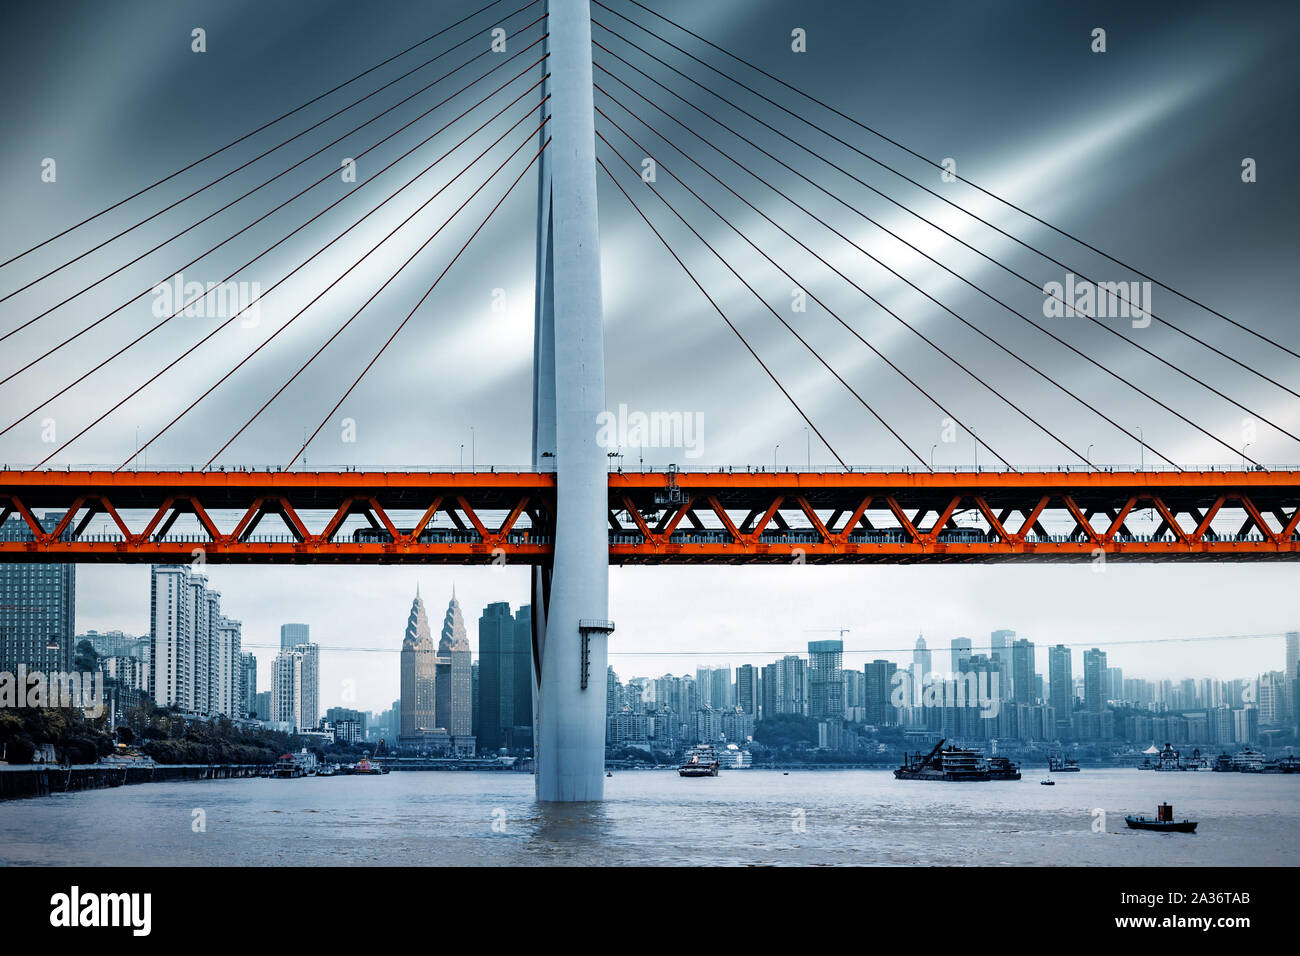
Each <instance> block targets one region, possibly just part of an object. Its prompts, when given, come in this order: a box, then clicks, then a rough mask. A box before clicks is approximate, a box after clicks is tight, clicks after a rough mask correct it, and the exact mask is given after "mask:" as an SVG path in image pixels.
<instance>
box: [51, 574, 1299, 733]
mask: <svg viewBox="0 0 1300 956" xmlns="http://www.w3.org/2000/svg"><path fill="white" fill-rule="evenodd" d="M683 570H698V571H701V572H705V573H703V574H701V575H700V578H697V579H691V578H690V577H689V575H687V574H682V573H680V572H678V571H677V569H654V570H642V569H637V570H635V571H628V570H626V569H618V568H614V569H612V570H611V577H610V580H611V609H612V613H613V615H614V619H615V622H616V624H617V626H618V632H617V633H618V638H616V639H615V641H614V643H613V644H612V645H611V662H613V663H614V665H615V667H616V669H618V670H620V672H626V673H634V672H635V673H637V674H662V673H674V674H676V673H688V672H689V673H693V672H694V670H695V668H696V667H697V666H704V665H707V664H714V663H723V662H727V661H730V663H732V664H733V665H739V664H743V663H752V664H755V665H758V664H761V663H767V659H768V658H769V655H770V658H771V659H775V658H777V657H780V656H782V655H783V654H786V653H800V654H802V653H805V652H806V647H805V645H806V642H807V639H808V637H809V635H808V634H807V633H806V631H805V630H804V629H805V628H809V627H828V628H829V627H832V626H846V627H849V628H851V630H850V633H849V634H848V635H847V636H846V641H845V648H846V649H845V659H846V666H849V665H853V666H854V667H855V669H856V668H860V667H861V665H862V664H863V663H865V662H866V661H867V660H871V659H872V658H874V657H876V656H880V655H881V654H882V652H883V651H885V650H893V651H894V652H895V654H896V656H897V657H898V659H899V660H900V661H901V660H902V659H903V657H904V656H906V657H907V659H908V660H910V648H911V646H912V643H913V642H914V641H915V638H916V636H917V634H918V633H921V634H925V635H927V638H928V639H929V640H931V641H932V642H933V643H932V648H931V649H932V650H937V651H942V652H943V654H944V656H945V657H946V653H947V648H948V644H949V641H951V640H952V639H953V638H956V637H967V638H970V639H971V640H972V641H973V642H974V644H975V646H976V647H977V648H978V647H980V646H981V645H983V646H987V644H988V641H989V637H988V635H990V634H991V633H992V632H993V631H996V630H998V629H1001V628H1007V629H1010V630H1013V631H1016V633H1017V636H1018V637H1023V638H1027V639H1029V640H1030V641H1032V642H1033V643H1034V644H1035V645H1036V648H1037V659H1036V667H1037V669H1038V671H1039V672H1040V673H1046V669H1047V657H1046V654H1047V651H1046V648H1047V647H1049V646H1051V645H1055V644H1062V643H1063V644H1069V645H1073V646H1074V647H1075V649H1076V651H1081V650H1083V649H1086V648H1088V647H1093V646H1097V647H1101V648H1102V649H1104V650H1110V651H1112V652H1113V653H1118V654H1119V655H1120V656H1119V657H1118V658H1117V659H1119V660H1122V661H1123V665H1122V666H1124V669H1125V670H1126V672H1127V671H1131V672H1132V673H1133V674H1134V676H1145V677H1148V678H1150V679H1171V680H1176V679H1181V678H1183V677H1190V676H1195V677H1200V676H1213V677H1218V678H1220V679H1223V680H1231V679H1235V678H1239V677H1246V676H1253V675H1254V674H1258V673H1262V672H1264V671H1268V670H1274V669H1281V667H1282V666H1283V661H1281V660H1276V661H1274V660H1273V658H1274V657H1276V656H1277V654H1276V653H1274V652H1273V651H1271V650H1270V649H1269V648H1270V646H1271V645H1270V644H1269V640H1268V639H1267V638H1259V639H1249V640H1236V641H1230V642H1224V641H1212V642H1206V643H1178V644H1164V645H1161V644H1132V645H1121V646H1114V642H1116V641H1128V640H1162V639H1170V638H1200V637H1225V636H1230V635H1238V634H1242V635H1254V634H1261V635H1281V634H1284V633H1286V632H1287V631H1291V630H1295V628H1296V626H1297V623H1300V622H1297V621H1296V620H1295V619H1294V617H1293V616H1289V615H1288V614H1287V613H1286V612H1285V610H1284V609H1282V608H1269V607H1267V606H1265V607H1260V606H1259V603H1258V602H1234V603H1233V604H1232V605H1230V606H1228V605H1225V604H1224V603H1223V602H1211V603H1209V604H1207V606H1205V607H1200V606H1197V607H1190V608H1187V609H1185V610H1180V609H1179V608H1177V607H1173V608H1170V607H1163V608H1162V618H1163V619H1162V620H1158V621H1152V620H1150V619H1149V618H1147V617H1143V618H1141V619H1139V620H1138V621H1133V620H1125V612H1123V611H1122V610H1121V609H1119V608H1117V607H1115V606H1114V602H1111V603H1110V604H1108V603H1107V602H1101V603H1099V604H1098V605H1097V606H1095V607H1094V608H1092V609H1091V613H1092V617H1091V618H1090V619H1088V620H1075V619H1072V618H1063V617H1062V616H1061V615H1060V613H1059V610H1060V604H1061V602H1063V601H1069V600H1076V599H1077V594H1076V593H1075V591H1074V585H1077V584H1079V583H1080V582H1082V584H1083V587H1084V588H1089V587H1096V586H1097V585H1096V580H1097V579H1098V578H1109V579H1113V580H1117V581H1118V582H1119V584H1117V585H1116V586H1117V587H1119V586H1120V585H1123V586H1122V588H1121V590H1122V591H1125V592H1131V593H1134V594H1140V593H1142V592H1143V590H1144V588H1145V586H1146V585H1145V582H1144V580H1143V579H1144V578H1145V577H1146V575H1145V574H1144V572H1145V571H1149V570H1153V569H1150V568H1144V567H1142V566H1132V565H1130V566H1125V567H1122V568H1121V567H1111V568H1108V569H1107V571H1106V573H1105V574H1103V575H1094V574H1092V573H1091V572H1090V570H1089V569H1088V568H1087V567H1086V566H1067V567H1060V566H1057V567H1052V568H1035V569H1023V571H1021V573H1025V572H1029V573H1030V575H1031V576H1033V577H1038V578H1040V579H1041V578H1048V579H1053V580H1052V582H1051V583H1054V584H1055V585H1056V587H1055V589H1049V590H1047V591H1044V589H1043V588H1042V587H1039V588H1036V589H1034V590H1033V591H1032V592H1031V593H1027V594H1026V593H1021V592H1020V590H1019V585H1018V584H1017V582H1016V581H1015V580H1014V579H1007V578H1005V577H1002V576H1000V575H999V574H997V573H996V569H992V568H929V569H923V570H916V569H906V568H884V567H873V568H869V569H867V568H861V569H852V568H839V569H836V568H813V567H798V568H752V569H748V571H747V579H749V580H751V581H756V580H757V579H758V578H760V577H767V578H769V579H770V581H769V583H768V585H767V586H766V587H756V588H753V589H752V590H751V589H750V588H747V587H743V586H742V585H743V583H744V582H743V580H742V581H735V579H734V578H733V582H734V583H733V584H731V585H730V586H728V585H727V584H726V583H723V584H721V585H719V584H718V583H717V582H716V581H715V580H710V578H715V577H716V573H710V572H714V569H704V568H701V569H683ZM1018 570H1019V569H1018ZM1182 570H1183V571H1184V573H1185V574H1186V575H1187V576H1188V577H1189V578H1200V579H1201V581H1202V584H1201V585H1199V586H1198V587H1197V588H1195V589H1194V590H1197V591H1198V593H1201V594H1213V593H1214V591H1215V590H1217V589H1218V587H1219V585H1217V584H1216V583H1215V582H1216V579H1214V577H1213V575H1212V574H1209V573H1207V572H1206V569H1205V567H1204V566H1198V567H1188V568H1185V569H1182ZM1211 570H1212V569H1211ZM1257 570H1258V571H1259V572H1260V573H1261V574H1262V575H1263V576H1265V577H1267V576H1268V575H1267V573H1266V572H1268V571H1271V570H1275V571H1277V572H1278V573H1277V579H1276V582H1275V586H1274V587H1271V588H1270V587H1267V586H1265V585H1263V584H1261V589H1262V591H1263V592H1264V593H1269V592H1270V591H1272V593H1279V594H1281V593H1286V589H1287V584H1286V580H1285V579H1286V578H1287V575H1286V569H1285V568H1282V567H1278V568H1269V567H1268V566H1259V567H1258V568H1257ZM206 573H207V574H208V576H209V578H210V579H211V580H212V581H213V582H214V583H213V586H214V588H215V589H217V590H223V591H225V592H226V603H227V604H229V606H230V607H231V608H233V609H234V611H233V613H235V614H237V616H238V617H239V618H240V620H241V621H242V622H243V647H244V649H245V650H247V651H251V652H253V653H254V654H255V655H256V656H257V659H258V683H259V686H265V687H269V686H270V679H271V677H270V660H271V658H272V657H273V656H274V651H275V650H276V649H278V647H279V645H280V627H281V625H282V624H285V623H287V622H296V621H303V620H305V619H306V618H307V617H311V618H312V620H310V621H308V623H309V624H310V625H311V627H312V633H313V634H314V635H315V637H314V641H315V643H318V644H320V645H321V646H322V651H323V653H322V660H321V700H322V705H323V706H331V705H333V704H335V703H340V702H341V701H340V700H338V699H337V698H338V696H339V695H340V694H341V693H342V688H343V687H344V684H343V682H344V681H351V685H350V686H351V687H352V688H353V690H354V692H355V694H356V699H355V700H354V701H352V702H347V701H342V703H344V705H345V706H349V707H357V706H360V707H364V708H366V709H371V710H381V709H383V708H385V707H387V706H388V704H389V703H390V702H391V701H392V700H393V699H395V698H396V697H398V696H399V692H398V691H399V688H398V686H397V685H398V681H397V679H396V677H395V674H393V673H390V671H392V670H393V669H392V668H390V667H388V665H387V664H386V663H385V660H386V659H387V657H388V653H386V652H393V653H396V652H397V651H399V650H400V646H401V634H402V630H403V628H404V627H405V624H406V618H407V612H408V611H409V609H410V601H411V595H413V594H414V592H415V590H416V588H417V587H419V588H420V590H421V592H422V593H425V594H430V595H434V594H436V595H438V600H439V601H443V600H446V599H448V598H450V596H451V594H452V591H453V589H454V590H455V591H456V593H457V594H458V596H459V599H460V602H461V604H462V606H464V607H466V608H468V611H467V618H468V619H469V620H477V613H478V612H479V611H481V610H482V609H483V608H484V607H486V606H487V605H488V604H491V603H494V602H496V601H508V602H509V603H511V604H514V605H519V604H524V603H527V601H528V585H527V580H526V572H525V571H524V570H523V569H521V568H510V567H504V568H496V567H493V568H483V569H481V570H478V569H472V568H471V569H464V568H460V569H454V570H452V569H441V568H414V567H413V568H392V569H385V571H384V572H380V573H378V574H376V573H375V572H374V571H373V570H369V571H368V573H366V574H358V573H357V571H356V569H350V568H319V569H317V568H313V569H292V570H291V571H289V572H287V573H288V575H289V576H290V577H291V579H293V580H295V581H299V582H302V583H301V584H299V585H298V586H296V587H291V588H288V589H286V588H284V586H283V584H282V583H280V582H278V581H274V580H272V581H267V580H266V579H265V574H264V572H260V571H259V570H257V569H251V568H239V567H235V566H216V565H211V566H209V567H208V568H207V569H206ZM625 574H626V575H628V576H629V577H630V576H632V575H645V576H647V577H649V578H652V579H653V578H656V577H658V578H661V579H673V580H672V581H671V586H670V587H671V591H672V592H673V593H674V594H675V595H677V596H678V600H680V601H682V602H683V603H684V605H685V606H690V607H692V608H693V609H694V613H691V614H685V615H679V614H678V613H677V612H676V610H675V608H674V607H673V606H672V605H671V604H670V605H665V604H664V603H663V602H662V601H660V600H659V599H658V594H659V593H660V588H661V587H664V586H666V585H657V584H656V583H655V582H654V581H653V580H651V581H648V582H647V586H646V587H644V588H637V587H635V586H632V587H621V586H620V584H621V583H622V582H623V581H624V580H625V577H624V575H625ZM809 574H813V575H823V576H825V577H826V578H827V579H828V581H827V584H826V586H825V591H826V593H827V595H828V599H826V600H821V601H819V602H818V603H819V608H820V609H819V611H818V612H817V619H816V620H813V619H810V618H809V617H808V614H807V611H806V609H805V608H804V607H803V606H802V605H801V604H798V603H792V602H791V600H790V599H791V598H793V597H794V596H795V595H797V594H798V593H799V592H798V588H799V584H798V582H799V580H800V577H799V576H803V575H809ZM787 576H795V577H793V578H791V577H787ZM864 577H866V578H871V579H879V580H880V582H881V584H880V590H881V591H882V592H884V593H889V594H891V595H894V596H897V595H899V594H900V593H901V594H909V593H911V592H912V591H913V589H914V590H915V592H916V593H917V594H918V598H917V600H916V602H915V604H914V606H908V604H907V602H906V601H902V600H900V601H897V603H895V602H893V601H891V602H890V605H889V606H880V605H874V606H873V605H870V604H866V603H865V602H864V599H863V597H862V594H861V587H860V583H859V582H860V580H861V579H862V578H864ZM909 577H910V578H911V579H912V581H911V582H910V584H908V583H907V582H904V584H903V585H899V584H898V583H897V582H898V579H900V578H901V579H906V578H909ZM940 577H943V578H949V579H953V578H957V579H960V578H963V577H964V578H966V580H964V581H961V580H958V581H957V582H956V583H955V584H948V583H947V582H941V583H940V585H938V586H937V588H936V585H935V581H936V579H938V578H940ZM358 578H359V580H358ZM132 579H134V580H135V581H137V582H138V581H143V582H144V583H143V585H139V584H133V583H130V582H131V581H132ZM783 581H784V582H785V583H786V589H785V590H784V591H783V590H782V589H781V588H782V585H781V582H783ZM358 584H360V586H358ZM837 585H838V586H837ZM141 588H142V589H143V593H144V594H145V600H146V601H147V590H148V568H147V567H143V568H130V567H126V568H118V567H113V568H106V567H102V566H82V567H81V568H79V573H78V581H77V613H76V620H77V622H78V630H79V631H82V632H84V631H86V630H91V629H95V630H100V631H110V630H122V631H125V632H126V633H130V634H141V633H147V628H146V627H142V625H143V624H144V623H145V617H146V616H145V615H144V614H143V613H141V612H140V611H139V610H138V608H139V605H138V602H137V600H136V597H137V596H138V595H139V594H141V593H142V591H141ZM820 590H821V589H819V591H820ZM932 590H938V591H939V592H940V593H942V594H944V595H945V597H946V600H945V601H944V602H942V603H940V602H935V601H934V600H933V599H932V598H927V599H926V600H924V601H922V600H921V599H920V597H919V595H920V594H921V593H922V592H929V591H932ZM1148 599H1149V600H1154V599H1153V598H1151V597H1150V596H1149V595H1148ZM133 608H135V610H133ZM308 608H317V609H318V611H317V612H315V613H313V614H311V615H307V614H305V613H304V611H305V610H306V609H308ZM1013 608H1014V611H1013V610H1012V609H1013ZM701 609H703V610H701ZM1012 618H1014V619H1012ZM1174 622H1178V623H1177V624H1175V623H1174ZM469 636H470V640H471V643H472V645H473V649H474V652H475V655H476V656H477V652H478V647H477V639H478V638H477V633H476V631H475V629H474V628H470V635H469ZM1279 640H1280V638H1279ZM331 646H334V647H347V648H368V649H370V650H369V651H351V652H342V651H333V652H331V651H330V647H331ZM900 649H901V650H900ZM647 652H649V653H647ZM701 652H702V653H701ZM1076 656H1077V655H1076ZM1080 666H1081V660H1080V661H1076V667H1080Z"/></svg>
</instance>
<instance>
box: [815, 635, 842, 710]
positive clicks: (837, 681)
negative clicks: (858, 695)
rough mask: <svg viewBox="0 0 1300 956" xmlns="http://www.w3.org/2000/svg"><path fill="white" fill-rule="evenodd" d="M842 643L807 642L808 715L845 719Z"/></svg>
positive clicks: (836, 641)
mask: <svg viewBox="0 0 1300 956" xmlns="http://www.w3.org/2000/svg"><path fill="white" fill-rule="evenodd" d="M843 670H844V642H843V641H840V640H832V641H809V642H808V716H809V717H815V718H821V719H825V718H827V717H843V716H844V676H843Z"/></svg>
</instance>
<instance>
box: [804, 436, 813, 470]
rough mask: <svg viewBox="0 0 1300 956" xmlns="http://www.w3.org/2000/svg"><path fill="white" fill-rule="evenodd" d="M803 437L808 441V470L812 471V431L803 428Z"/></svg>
mask: <svg viewBox="0 0 1300 956" xmlns="http://www.w3.org/2000/svg"><path fill="white" fill-rule="evenodd" d="M803 433H804V437H805V438H806V439H807V440H808V470H809V471H812V429H811V428H809V427H808V426H807V425H805V426H804V427H803Z"/></svg>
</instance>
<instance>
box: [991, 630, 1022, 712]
mask: <svg viewBox="0 0 1300 956" xmlns="http://www.w3.org/2000/svg"><path fill="white" fill-rule="evenodd" d="M1015 639H1016V632H1015V631H1013V630H1010V629H1009V628H1003V629H1001V630H997V631H994V632H993V633H992V634H990V635H989V658H990V659H991V660H992V661H993V665H994V667H995V668H996V669H997V672H998V693H999V695H1000V696H1001V698H1002V700H1010V699H1011V642H1012V641H1014V640H1015Z"/></svg>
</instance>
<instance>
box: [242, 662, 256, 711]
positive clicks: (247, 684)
mask: <svg viewBox="0 0 1300 956" xmlns="http://www.w3.org/2000/svg"><path fill="white" fill-rule="evenodd" d="M256 710H257V658H256V657H254V656H253V655H252V654H241V655H239V715H240V716H241V717H246V716H248V715H249V714H251V713H254V712H255V711H256Z"/></svg>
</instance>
